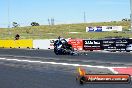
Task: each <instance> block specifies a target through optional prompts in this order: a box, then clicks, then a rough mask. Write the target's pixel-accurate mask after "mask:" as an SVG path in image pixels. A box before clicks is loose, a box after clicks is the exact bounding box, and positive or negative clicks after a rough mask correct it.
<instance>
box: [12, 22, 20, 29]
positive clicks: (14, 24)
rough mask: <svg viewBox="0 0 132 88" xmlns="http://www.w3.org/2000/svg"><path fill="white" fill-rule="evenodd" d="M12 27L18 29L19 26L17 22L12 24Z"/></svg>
mask: <svg viewBox="0 0 132 88" xmlns="http://www.w3.org/2000/svg"><path fill="white" fill-rule="evenodd" d="M12 26H13V27H14V28H15V27H18V26H20V25H19V24H18V23H17V22H12Z"/></svg>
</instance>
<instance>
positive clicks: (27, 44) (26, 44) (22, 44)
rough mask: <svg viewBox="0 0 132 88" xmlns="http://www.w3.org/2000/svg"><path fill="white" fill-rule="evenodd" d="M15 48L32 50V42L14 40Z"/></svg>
mask: <svg viewBox="0 0 132 88" xmlns="http://www.w3.org/2000/svg"><path fill="white" fill-rule="evenodd" d="M15 48H33V40H30V39H29V40H27V39H25V40H15Z"/></svg>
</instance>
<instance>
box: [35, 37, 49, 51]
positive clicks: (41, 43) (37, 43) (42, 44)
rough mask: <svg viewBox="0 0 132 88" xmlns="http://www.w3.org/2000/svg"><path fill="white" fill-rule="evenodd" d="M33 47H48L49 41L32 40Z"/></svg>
mask: <svg viewBox="0 0 132 88" xmlns="http://www.w3.org/2000/svg"><path fill="white" fill-rule="evenodd" d="M33 48H35V49H49V48H50V41H49V40H48V39H45V40H33Z"/></svg>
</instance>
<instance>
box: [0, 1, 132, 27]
mask: <svg viewBox="0 0 132 88" xmlns="http://www.w3.org/2000/svg"><path fill="white" fill-rule="evenodd" d="M8 2H9V3H8ZM8 7H9V16H8ZM84 12H85V17H86V22H88V23H89V22H107V21H119V20H121V19H123V18H130V0H0V28H2V27H8V24H9V23H10V25H12V22H17V23H18V24H20V25H21V26H29V25H30V24H31V22H38V23H39V24H40V25H47V24H48V19H51V18H54V20H55V24H70V23H83V22H84ZM8 18H9V20H8Z"/></svg>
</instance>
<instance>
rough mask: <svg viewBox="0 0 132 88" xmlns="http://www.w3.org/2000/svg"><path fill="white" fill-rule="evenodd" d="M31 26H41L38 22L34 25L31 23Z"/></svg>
mask: <svg viewBox="0 0 132 88" xmlns="http://www.w3.org/2000/svg"><path fill="white" fill-rule="evenodd" d="M31 26H39V23H37V22H32V23H31Z"/></svg>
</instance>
